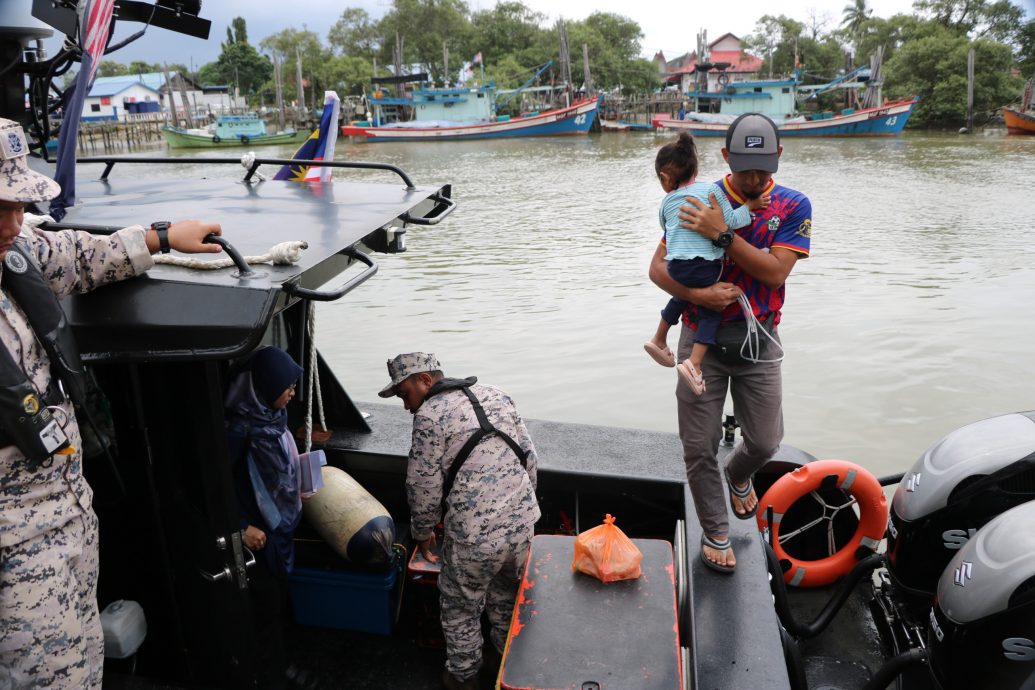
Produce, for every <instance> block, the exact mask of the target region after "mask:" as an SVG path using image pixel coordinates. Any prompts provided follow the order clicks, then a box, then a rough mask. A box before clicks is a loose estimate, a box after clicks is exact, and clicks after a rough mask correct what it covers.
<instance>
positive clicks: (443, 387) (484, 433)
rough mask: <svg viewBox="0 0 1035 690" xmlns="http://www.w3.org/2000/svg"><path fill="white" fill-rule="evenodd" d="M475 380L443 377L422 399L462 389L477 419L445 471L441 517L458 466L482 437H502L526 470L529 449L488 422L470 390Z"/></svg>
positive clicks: (445, 507) (458, 471) (446, 509)
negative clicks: (476, 427) (474, 429)
mask: <svg viewBox="0 0 1035 690" xmlns="http://www.w3.org/2000/svg"><path fill="white" fill-rule="evenodd" d="M476 381H477V379H476V378H474V377H471V378H468V379H443V380H442V381H439V382H438V383H436V384H435V385H434V386H432V388H431V390H430V391H428V394H427V395H426V396H425V397H424V399H425V400H427V399H428V398H430V397H432V396H435V395H438V394H439V393H444V392H446V391H451V390H462V391H463V392H464V394H465V395H466V396H467V399H468V400H470V401H471V407H473V408H474V416H475V417H477V419H478V426H479V429H478V430H477V431H475V432H474V433H473V434H471V435H470V437H468V439H467V441H465V442H464V445H463V446H462V447H461V448H460V451H459V452H458V453H457V454H456V457H455V458H453V462H452V463H451V464H450V466H449V470H448V471H447V472H446V479H445V482H444V483H443V484H442V517H443V518H444V517H445V515H446V512H447V511H448V510H449V504H448V503H447V499H448V498H449V494H450V493H452V491H453V484H454V483H455V482H456V477H457V475H458V474H459V473H460V468H461V467H463V464H464V463H465V462H466V461H467V458H468V457H470V455H471V453H472V452H474V449H475V447H476V446H477V445H478V444H479V443H481V442H482V441H483V440H484V439H486V438H488V437H490V436H498V437H500V438H501V439H503V440H504V441H505V442H506V443H507V445H508V446H510V449H511V450H512V451H514V455H516V456H517V457H518V460H520V461H521V467H522V468H524V470H525V471H526V472H527V471H528V455H529V453H530V452H531V451H525V450H523V449H522V448H521V446H520V445H518V442H517V441H515V440H514V439H513V438H512V437H511V436H510V434H508V433H507V432H505V431H502V430H500V429H497V428H496V427H494V426H493V425H492V422H490V421H489V418H488V417H487V416H486V415H485V408H483V407H482V404H481V403H480V402H479V401H478V398H477V397H475V395H474V393H472V392H471V385H472V384H473V383H475V382H476Z"/></svg>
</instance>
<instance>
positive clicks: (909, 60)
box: [886, 20, 1017, 128]
mask: <svg viewBox="0 0 1035 690" xmlns="http://www.w3.org/2000/svg"><path fill="white" fill-rule="evenodd" d="M971 47H973V48H974V55H975V59H974V111H975V113H982V112H985V113H991V112H992V111H994V110H995V109H997V108H998V107H999V106H1001V105H1003V104H1004V103H1008V102H1009V101H1010V100H1012V99H1013V98H1014V97H1015V96H1016V92H1017V91H1016V89H1017V83H1016V80H1015V79H1013V78H1011V77H1010V69H1009V68H1010V65H1011V63H1012V54H1011V51H1010V47H1009V46H1007V45H1004V44H1002V43H997V42H995V41H990V40H986V39H980V40H977V41H971V40H969V39H968V38H967V37H966V36H965V35H960V34H959V33H958V29H955V28H953V27H949V26H946V25H944V24H940V23H937V22H935V21H934V20H930V21H927V22H923V23H922V25H921V26H918V35H917V36H916V37H914V38H911V39H909V40H907V41H905V42H904V43H903V44H902V45H901V46H900V47H899V48H898V50H897V51H895V54H894V55H893V56H892V57H891V59H890V60H888V62H887V72H886V82H887V84H888V86H887V93H888V96H889V97H891V98H900V97H906V96H919V98H920V102H919V103H918V104H917V107H916V110H915V111H914V113H913V116H912V118H911V119H910V125H913V126H919V127H953V128H954V127H958V126H960V125H961V124H964V121H965V119H966V113H967V53H968V51H969V50H970V48H971Z"/></svg>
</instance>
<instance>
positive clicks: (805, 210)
mask: <svg viewBox="0 0 1035 690" xmlns="http://www.w3.org/2000/svg"><path fill="white" fill-rule="evenodd" d="M716 184H718V185H719V187H720V188H721V189H722V191H723V192H725V194H726V198H727V199H729V201H730V204H731V205H732V206H733V208H737V207H738V206H742V205H743V204H744V203H745V202H746V201H747V199H745V198H744V197H742V196H740V195H739V194H738V193H737V192H736V191H734V189H733V186H732V184H731V183H730V176H729V175H727V176H726V177H725V178H723V179H722V180H720V181H719V182H717V183H716ZM765 193H768V194H769V207H768V208H765V209H762V210H760V211H756V212H755V213H753V214H752V216H751V224H750V225H747V226H745V227H743V228H740V229H739V230H734V231H733V232H735V233H737V234H738V235H740V236H741V237H742V238H743V239H745V240H747V241H748V242H750V243H751V244H753V245H755V246H756V247H758V248H759V249H764V250H769V249H771V248H773V247H779V248H781V249H789V250H791V251H792V252H795V253H796V254H799V255H800V258H807V257H808V256H809V248H810V242H811V239H812V203H811V202H809V198H808V197H807V196H805V195H804V194H802V193H801V192H799V191H797V190H794V189H790V188H788V187H783V186H781V185H778V184H776V182H774V181H770V182H769V186H768V187H767V188H766V190H765ZM662 242H664V239H662ZM721 280H722V281H724V282H729V283H733V284H734V285H736V286H737V287H739V288H740V289H741V290H743V291H744V294H745V295H746V296H747V298H748V301H749V302H750V303H751V307H752V309H753V310H754V312H755V317H756V318H757V319H758V320H759V321H764V320H765V319H766V318H768V316H769V314H770V313H774V312H775V314H776V320H775V322H774V323H779V322H780V309H781V307H783V300H784V286H783V285H781V286H780V287H778V288H776V289H775V290H773V289H770V288H768V287H766V286H765V285H764V284H763V283H762V282H760V281H758V280H755V279H754V278H752V277H751V276H749V275H748V274H747V273H745V272H744V271H743V270H741V268H740V267H739V266H737V264H736V263H734V262H733V261H731V260H730V259H729V258H728V257H727V258H725V259H724V260H723V269H722V278H721ZM743 318H744V315H743V313H741V310H740V303H739V302H734V303H733V304H731V305H729V306H728V307H726V309H725V311H723V312H722V321H723V323H725V322H727V321H736V320H739V319H743ZM683 323H685V324H687V325H688V326H691V327H693V326H694V325H695V324H696V323H697V306H696V305H694V304H690V305H689V307H688V308H687V310H686V311H685V312H683Z"/></svg>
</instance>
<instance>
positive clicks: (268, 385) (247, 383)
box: [224, 347, 302, 688]
mask: <svg viewBox="0 0 1035 690" xmlns="http://www.w3.org/2000/svg"><path fill="white" fill-rule="evenodd" d="M301 375H302V367H300V366H299V365H298V363H296V362H295V361H294V360H293V359H291V356H290V355H289V354H288V353H286V352H284V351H283V350H281V349H279V348H276V347H264V348H261V349H259V350H257V351H256V352H255V354H254V355H252V357H251V358H249V359H248V361H247V362H245V364H244V367H243V368H242V369H241V370H240V371H239V372H238V373H237V374H236V376H234V378H233V379H232V380H231V382H230V387H229V389H228V390H227V394H226V400H225V401H224V403H225V408H226V431H227V447H228V449H229V452H230V461H231V463H232V465H233V472H234V480H235V484H236V487H237V504H238V509H239V512H240V525H241V536H242V539H243V541H244V545H245V546H247V547H248V548H249V549H251V550H252V551H253V552H254V553H255V556H256V561H257V563H256V564H255V567H254V568H252V569H251V570H250V571H249V578H248V587H249V589H250V590H251V601H252V613H253V615H254V616H255V619H256V623H257V633H258V638H259V639H258V642H259V646H260V649H261V650H262V654H261V655H260V657H259V658H261V659H262V660H263V665H264V668H263V669H261V671H260V676H261V677H260V679H259V680H260V687H265V688H278V687H286V682H287V678H286V677H285V673H286V671H287V669H288V667H287V661H286V653H285V648H284V632H283V618H284V610H285V609H286V587H285V584H286V582H285V580H286V578H287V574H288V573H290V572H291V569H292V567H293V566H294V560H295V549H294V542H293V538H294V533H295V528H296V527H298V523H299V521H300V520H301V518H302V498H301V483H300V479H299V463H298V447H297V446H296V445H295V440H294V438H292V436H291V433H290V432H289V431H288V428H287V409H286V408H287V405H288V403H289V402H290V401H291V399H292V398H293V397H294V396H295V384H296V383H297V381H298V379H299V377H300V376H301Z"/></svg>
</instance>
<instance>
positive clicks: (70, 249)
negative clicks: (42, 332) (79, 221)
mask: <svg viewBox="0 0 1035 690" xmlns="http://www.w3.org/2000/svg"><path fill="white" fill-rule="evenodd" d="M17 242H18V243H19V245H20V246H21V247H22V248H23V249H24V250H26V252H27V253H28V254H29V256H31V257H33V258H34V259H35V261H36V264H37V265H38V266H39V267H40V268H41V270H42V272H43V278H44V279H45V280H46V281H47V282H48V283H49V284H50V287H51V289H52V290H53V291H54V294H55V295H57V296H58V298H59V299H60V298H61V297H65V296H67V295H71V294H73V293H76V292H89V291H90V290H92V289H94V288H96V287H99V286H101V285H104V284H106V283H111V282H115V281H117V280H122V279H124V278H130V277H132V276H135V275H138V274H140V273H143V272H144V271H146V270H147V269H149V268H150V267H151V266H152V265H153V261H152V259H151V254H150V252H148V250H147V244H146V243H145V242H144V229H143V228H142V227H140V226H133V227H130V228H125V229H123V230H120V231H119V232H117V233H115V234H113V235H109V236H107V237H100V236H95V235H90V234H88V233H85V232H74V231H71V230H62V231H60V232H43V231H40V230H35V229H31V228H28V227H27V226H24V225H23V227H22V234H21V235H20V236H19V238H18V240H17ZM0 270H3V269H2V268H0ZM0 341H2V342H3V346H4V347H6V348H7V351H8V352H10V353H11V356H12V357H13V358H14V361H15V362H17V363H18V364H20V365H21V368H22V371H24V372H25V374H26V375H27V378H28V380H29V382H30V383H31V384H32V385H33V387H35V389H36V391H37V392H43V391H46V390H47V388H48V387H49V386H50V382H51V375H50V359H49V357H47V354H46V352H45V351H44V350H43V346H42V345H40V343H39V341H38V340H37V339H36V336H35V335H34V334H33V332H32V329H31V328H30V327H29V321H28V319H27V318H26V316H25V312H23V311H22V309H21V307H20V306H18V305H17V304H16V303H14V302H13V301H12V300H11V299H9V298H8V296H7V293H6V292H5V291H0ZM61 407H62V408H63V409H64V411H65V412H66V413H67V414H68V417H69V424H68V426H67V427H66V428H65V433H66V434H67V435H68V437H69V440H70V441H71V442H72V444H73V445H74V446H75V447H76V452H75V453H74V454H72V455H55V456H53V462H50V463H45V464H47V465H49V466H47V467H42V466H40V467H35V468H32V467H31V466H30V464H29V463H28V461H27V460H26V458H25V456H24V455H22V453H21V451H20V450H18V447H17V446H14V445H11V446H7V447H6V448H2V449H0V547H6V546H11V545H13V544H19V543H21V542H23V541H26V540H28V539H32V538H34V537H37V536H39V535H40V534H42V533H44V532H46V531H48V530H51V529H55V528H57V527H60V526H62V525H64V524H65V523H66V522H68V521H69V520H71V519H73V518H74V517H76V516H78V515H81V514H83V513H85V512H87V511H88V510H89V509H90V505H91V502H92V498H93V492H92V491H91V490H90V487H89V486H88V485H87V483H86V480H85V479H83V475H82V455H81V450H80V447H81V445H82V441H81V439H80V435H79V430H78V425H77V423H76V420H75V417H74V412H73V410H72V405H71V403H70V402H68V401H67V400H66V401H65V402H64V403H62V405H61Z"/></svg>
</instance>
